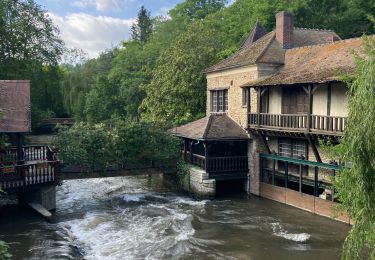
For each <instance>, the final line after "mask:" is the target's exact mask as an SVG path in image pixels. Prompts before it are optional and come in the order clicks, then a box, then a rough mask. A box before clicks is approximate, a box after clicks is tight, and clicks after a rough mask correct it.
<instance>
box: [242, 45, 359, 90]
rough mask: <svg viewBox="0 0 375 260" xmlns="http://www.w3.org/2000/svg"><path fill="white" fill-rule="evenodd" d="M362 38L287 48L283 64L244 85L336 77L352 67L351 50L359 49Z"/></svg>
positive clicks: (297, 81) (352, 69)
mask: <svg viewBox="0 0 375 260" xmlns="http://www.w3.org/2000/svg"><path fill="white" fill-rule="evenodd" d="M362 46H363V39H362V38H353V39H348V40H342V41H337V42H333V43H326V44H320V45H313V46H307V47H301V48H294V49H289V50H287V51H286V54H285V65H284V66H282V67H281V68H280V69H279V70H277V71H276V72H275V73H274V74H272V75H270V76H268V77H264V78H260V79H258V80H257V81H253V82H249V83H246V84H244V85H243V86H272V85H291V84H297V83H324V82H329V81H335V80H339V79H340V76H341V75H343V73H350V72H352V71H354V69H355V67H356V66H355V55H354V54H353V50H360V49H361V48H362Z"/></svg>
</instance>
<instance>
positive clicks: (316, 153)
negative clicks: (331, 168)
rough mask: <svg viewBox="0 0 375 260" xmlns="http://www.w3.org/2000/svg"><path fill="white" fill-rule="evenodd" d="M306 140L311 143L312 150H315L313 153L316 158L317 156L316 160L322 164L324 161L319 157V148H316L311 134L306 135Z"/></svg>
mask: <svg viewBox="0 0 375 260" xmlns="http://www.w3.org/2000/svg"><path fill="white" fill-rule="evenodd" d="M305 136H306V138H307V141H308V142H309V145H310V146H311V148H312V150H313V153H314V156H315V159H316V161H317V162H319V163H321V162H322V159H321V157H320V155H319V151H318V148H317V147H316V145H315V143H314V142H313V140H312V139H311V136H310V134H306V135H305Z"/></svg>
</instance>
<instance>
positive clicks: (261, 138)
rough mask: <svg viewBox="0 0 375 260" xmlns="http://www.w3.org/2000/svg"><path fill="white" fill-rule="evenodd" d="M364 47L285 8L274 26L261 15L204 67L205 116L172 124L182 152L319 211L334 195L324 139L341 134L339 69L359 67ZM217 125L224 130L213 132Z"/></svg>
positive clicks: (250, 186)
mask: <svg viewBox="0 0 375 260" xmlns="http://www.w3.org/2000/svg"><path fill="white" fill-rule="evenodd" d="M362 46H363V40H362V39H361V38H353V39H347V40H342V39H341V38H340V37H339V36H338V35H337V34H336V33H335V32H333V31H330V30H317V29H306V28H295V27H294V25H293V15H292V14H290V13H288V12H285V11H283V12H279V13H278V14H276V29H275V30H273V31H271V32H267V31H266V30H265V29H264V28H263V27H262V26H261V25H260V23H259V22H257V23H256V24H255V27H254V29H253V30H252V32H251V33H250V35H249V37H248V38H247V39H246V41H245V42H244V44H243V45H242V46H241V48H240V49H239V50H238V51H237V52H236V53H234V54H233V55H231V56H230V57H228V58H227V59H225V60H222V61H220V62H219V63H217V64H215V65H213V66H211V67H210V68H208V69H206V71H205V74H206V77H207V111H206V115H207V116H206V117H205V118H203V119H200V120H197V121H195V122H192V123H189V124H187V125H184V126H181V127H177V128H175V129H173V133H174V134H175V135H177V136H179V137H181V138H182V139H183V140H184V145H183V150H184V156H185V158H186V159H187V161H189V162H190V163H192V164H193V165H196V166H198V167H200V168H202V170H205V171H206V173H208V178H209V179H215V180H217V181H218V180H229V179H243V180H244V182H246V183H247V184H246V185H245V187H246V189H247V191H248V192H249V193H252V194H255V195H261V196H264V197H268V198H271V199H275V200H278V201H282V202H285V203H288V194H289V193H292V192H296V194H297V195H298V196H299V197H304V198H307V201H303V199H302V201H299V199H296V197H293V198H292V199H293V200H296V201H297V202H293V203H292V202H290V203H288V204H292V205H295V206H298V207H302V208H305V209H308V210H310V211H314V212H315V211H316V210H315V204H316V203H320V201H319V200H317V198H319V197H320V198H324V199H327V198H329V199H331V200H333V197H334V196H333V191H331V185H330V184H331V183H330V182H331V178H330V176H332V175H334V174H335V172H336V170H337V169H338V166H337V163H336V162H334V161H332V160H331V158H329V156H328V155H327V154H326V153H325V152H324V151H323V149H322V148H321V147H320V146H319V142H320V140H329V141H331V142H333V143H335V142H338V141H339V139H340V137H341V136H342V135H343V132H344V130H345V127H346V117H347V113H348V111H347V96H346V92H347V87H346V86H345V84H344V83H343V82H342V80H341V76H342V75H343V74H345V73H350V72H352V71H354V69H355V57H354V56H355V55H354V54H353V50H357V51H358V50H360V49H361V48H362ZM212 124H213V125H214V128H215V133H219V134H216V135H215V134H213V135H210V134H211V132H210V130H211V127H212ZM234 129H236V130H235V131H234ZM244 131H246V135H245V134H244ZM244 146H246V148H244ZM245 150H246V151H245ZM187 155H188V156H187ZM195 155H199V156H200V157H199V160H198V159H195ZM244 156H246V160H247V163H246V164H245V165H244V164H243V161H244V160H245V159H244V158H245V157H244ZM244 167H245V168H246V169H244ZM212 169H215V172H213V171H212ZM244 172H246V174H244ZM280 188H282V189H280ZM289 195H290V194H289ZM292 195H293V194H292ZM309 196H310V197H309ZM315 200H316V201H317V202H315ZM301 203H302V204H303V205H302V204H301ZM311 203H312V204H311ZM311 205H312V206H311ZM317 213H319V212H317ZM322 214H323V215H324V212H323V213H322Z"/></svg>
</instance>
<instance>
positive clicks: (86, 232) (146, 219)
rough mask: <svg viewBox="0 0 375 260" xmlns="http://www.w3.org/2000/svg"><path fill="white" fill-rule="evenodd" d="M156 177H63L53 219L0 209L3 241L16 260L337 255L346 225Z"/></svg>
mask: <svg viewBox="0 0 375 260" xmlns="http://www.w3.org/2000/svg"><path fill="white" fill-rule="evenodd" d="M156 178H161V176H159V177H156ZM156 183H157V184H156V185H155V181H150V179H149V177H147V176H143V177H116V178H106V179H89V180H87V179H86V180H71V181H65V182H64V184H63V185H62V186H61V187H58V194H57V208H58V209H57V211H56V219H55V222H54V223H47V222H45V221H44V220H43V219H41V218H40V217H39V216H38V215H36V214H34V213H33V212H31V211H30V210H26V209H24V210H20V209H18V207H6V208H2V209H0V212H1V214H0V240H1V239H2V240H5V241H7V242H8V243H9V244H10V246H11V251H12V254H13V256H14V259H98V260H102V259H103V260H104V259H304V260H307V259H314V260H317V259H339V258H340V251H341V245H342V243H343V240H344V238H345V236H346V234H347V232H348V230H349V227H348V226H347V225H345V224H342V223H338V222H335V221H332V220H329V219H327V218H323V217H319V216H316V215H312V214H310V213H307V212H304V211H301V210H298V209H295V208H291V207H289V206H285V205H282V204H279V203H276V202H272V201H269V200H266V199H259V198H256V197H247V196H245V195H233V194H232V195H226V196H224V197H221V198H217V199H214V200H195V199H193V198H190V197H189V196H186V195H183V194H181V193H178V192H176V191H173V190H170V189H166V188H163V187H162V186H161V185H160V182H156Z"/></svg>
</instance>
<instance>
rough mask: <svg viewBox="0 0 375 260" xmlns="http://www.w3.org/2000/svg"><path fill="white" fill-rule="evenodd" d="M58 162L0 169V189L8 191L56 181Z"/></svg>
mask: <svg viewBox="0 0 375 260" xmlns="http://www.w3.org/2000/svg"><path fill="white" fill-rule="evenodd" d="M58 163H59V162H58V161H50V162H43V163H31V164H23V165H13V166H4V167H0V188H1V189H9V188H17V187H23V186H29V185H35V184H41V183H49V182H54V181H56V180H57V176H56V175H57V165H58Z"/></svg>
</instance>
